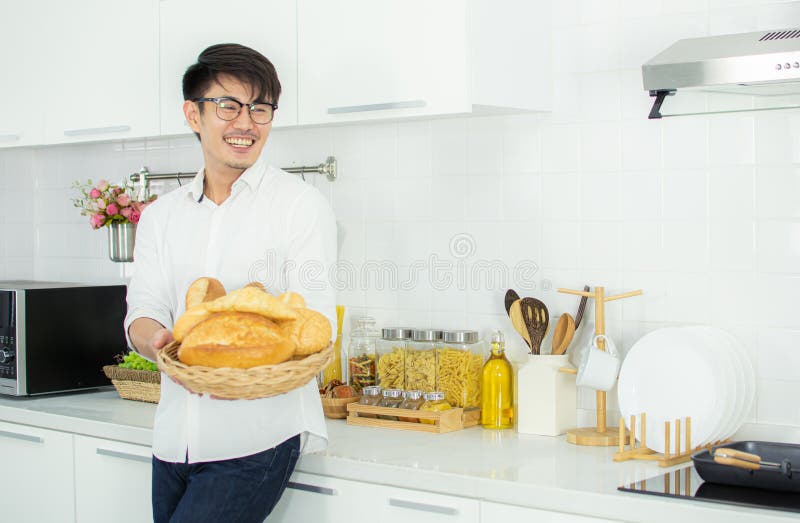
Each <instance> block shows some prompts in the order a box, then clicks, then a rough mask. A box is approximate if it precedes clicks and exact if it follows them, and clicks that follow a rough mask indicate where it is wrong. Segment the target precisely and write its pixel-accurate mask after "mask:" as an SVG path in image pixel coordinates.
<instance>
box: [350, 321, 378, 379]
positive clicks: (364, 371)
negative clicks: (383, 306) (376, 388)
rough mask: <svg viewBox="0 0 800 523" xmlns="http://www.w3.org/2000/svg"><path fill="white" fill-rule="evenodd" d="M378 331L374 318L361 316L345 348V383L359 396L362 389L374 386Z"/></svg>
mask: <svg viewBox="0 0 800 523" xmlns="http://www.w3.org/2000/svg"><path fill="white" fill-rule="evenodd" d="M377 340H378V331H377V329H375V318H372V317H370V316H362V317H360V318H357V319H356V327H355V329H353V332H351V333H350V344H349V345H348V347H347V383H348V385H350V386H351V387H352V388H353V390H354V391H355V392H356V393H358V394H361V390H362V389H363V388H364V387H369V386H372V385H375V381H376V379H375V374H376V372H375V350H376V345H377Z"/></svg>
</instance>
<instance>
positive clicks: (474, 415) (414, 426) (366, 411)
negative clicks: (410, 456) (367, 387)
mask: <svg viewBox="0 0 800 523" xmlns="http://www.w3.org/2000/svg"><path fill="white" fill-rule="evenodd" d="M365 415H366V416H365ZM377 415H385V416H394V417H401V418H414V419H420V420H422V419H425V420H432V421H433V424H427V423H422V422H412V421H395V420H388V419H381V418H378V417H369V416H377ZM480 420H481V411H480V409H474V408H473V409H462V408H458V407H456V408H452V409H448V410H443V411H439V412H428V411H424V410H412V409H396V408H392V407H375V406H373V405H362V404H360V403H349V404H348V405H347V424H348V425H361V426H363V427H380V428H384V429H397V430H416V431H419V432H432V433H434V434H444V433H445V432H454V431H456V430H461V429H465V428H467V427H472V426H475V425H477V424H478V423H480Z"/></svg>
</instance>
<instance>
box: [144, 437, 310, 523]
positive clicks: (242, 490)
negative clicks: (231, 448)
mask: <svg viewBox="0 0 800 523" xmlns="http://www.w3.org/2000/svg"><path fill="white" fill-rule="evenodd" d="M298 457H300V436H299V435H298V436H294V437H292V438H289V439H287V440H286V441H284V442H283V443H281V444H280V445H278V446H277V447H275V448H271V449H269V450H265V451H264V452H259V453H258V454H253V455H252V456H245V457H243V458H236V459H227V460H223V461H210V462H207V463H191V464H189V463H169V462H166V461H161V460H160V459H158V458H156V457H155V456H153V521H154V522H155V523H167V522H169V523H204V522H214V523H224V522H228V521H229V522H231V523H247V522H250V521H252V522H253V523H261V522H262V521H264V519H266V517H267V516H268V515H269V513H270V512H272V509H273V508H275V505H276V504H277V503H278V500H279V499H280V497H281V495H282V494H283V491H284V489H285V488H286V483H288V481H289V476H291V475H292V471H293V470H294V466H295V464H296V463H297V458H298Z"/></svg>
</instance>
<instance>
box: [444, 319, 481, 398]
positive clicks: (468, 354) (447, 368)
mask: <svg viewBox="0 0 800 523" xmlns="http://www.w3.org/2000/svg"><path fill="white" fill-rule="evenodd" d="M482 369H483V342H482V341H481V340H480V338H479V336H478V332H477V331H468V330H454V331H444V332H442V341H441V342H439V343H437V344H436V376H437V382H436V383H437V389H438V390H439V391H441V392H444V394H445V399H446V400H447V402H448V403H449V404H450V405H452V406H453V407H463V408H469V407H480V405H481V371H482Z"/></svg>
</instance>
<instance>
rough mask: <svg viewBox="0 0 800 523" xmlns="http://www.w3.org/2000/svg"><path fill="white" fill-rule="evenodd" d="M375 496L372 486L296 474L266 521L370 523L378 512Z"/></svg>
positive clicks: (374, 489) (326, 477)
mask: <svg viewBox="0 0 800 523" xmlns="http://www.w3.org/2000/svg"><path fill="white" fill-rule="evenodd" d="M375 494H376V488H375V487H374V486H372V485H368V484H364V483H360V482H357V481H349V480H345V479H338V478H331V477H328V476H317V475H315V474H305V473H302V472H295V473H294V474H292V478H291V481H290V482H289V485H288V487H287V488H286V490H285V491H284V493H283V496H282V497H281V499H280V501H278V504H277V505H276V506H275V509H274V510H273V511H272V514H270V516H269V518H268V521H269V522H270V523H272V522H282V523H296V522H299V521H313V522H314V523H339V522H341V521H343V520H351V519H354V518H353V517H352V516H358V517H359V518H365V519H366V520H370V519H372V516H373V515H374V514H375V513H376V510H377V505H376V504H375V501H376V497H375Z"/></svg>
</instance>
